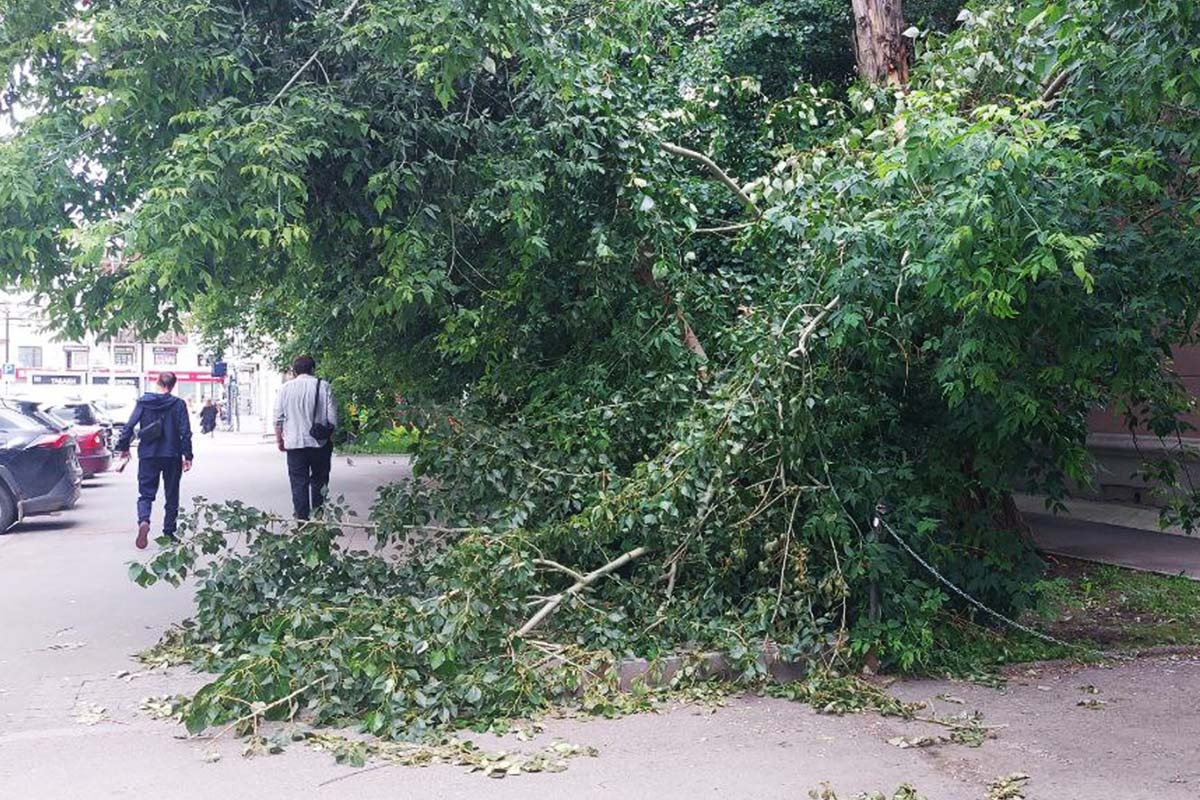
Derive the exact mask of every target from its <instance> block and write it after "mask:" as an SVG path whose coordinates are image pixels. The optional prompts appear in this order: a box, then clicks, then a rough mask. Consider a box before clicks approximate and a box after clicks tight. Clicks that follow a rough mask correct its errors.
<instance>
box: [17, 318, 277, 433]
mask: <svg viewBox="0 0 1200 800" xmlns="http://www.w3.org/2000/svg"><path fill="white" fill-rule="evenodd" d="M0 314H3V328H2V329H0V333H2V334H3V345H2V350H0V354H2V355H3V359H4V360H3V369H2V372H3V375H2V377H3V386H2V392H3V394H4V395H5V396H9V397H27V398H31V399H41V400H46V401H61V400H65V399H74V398H79V399H88V400H100V399H103V400H108V401H111V402H115V403H124V402H128V401H131V400H132V399H133V398H136V397H137V396H138V395H140V394H141V393H142V392H143V391H148V390H153V385H154V383H155V381H156V380H157V379H158V376H159V374H160V373H162V372H167V371H169V372H174V373H175V375H176V377H177V378H178V383H177V384H176V389H175V393H176V394H177V395H178V396H179V397H181V398H183V399H184V400H186V401H187V402H188V404H189V405H190V406H191V408H192V409H193V410H197V409H198V408H199V407H200V406H201V405H203V403H204V401H205V400H208V399H213V400H216V401H218V402H219V403H221V404H222V405H223V406H225V407H226V408H227V409H229V412H230V422H231V423H232V424H233V426H234V427H236V428H239V429H241V428H243V425H242V422H243V421H245V423H246V425H247V426H253V425H257V424H259V421H260V419H262V418H265V417H267V416H269V411H270V405H269V404H270V403H271V402H273V398H274V394H275V391H277V389H276V388H275V387H277V386H278V384H279V383H281V381H282V378H281V376H280V375H279V373H278V372H277V371H275V370H274V369H272V367H271V364H270V362H269V360H268V359H267V358H265V357H262V356H259V355H255V354H246V353H241V352H234V353H228V354H226V357H225V362H226V370H227V371H226V374H225V375H224V376H221V377H217V376H214V375H213V354H212V353H210V352H207V351H206V349H205V348H204V347H203V346H202V345H201V343H200V342H199V341H198V340H197V338H196V337H195V336H192V335H189V334H187V333H165V334H162V335H160V336H157V337H155V338H153V339H143V338H141V337H138V336H136V335H135V334H133V333H122V334H119V335H117V336H115V337H112V338H105V339H100V338H96V337H88V338H85V339H83V340H81V341H68V340H64V339H62V338H61V337H59V336H58V335H56V334H55V333H54V332H53V331H51V330H49V329H48V327H47V319H46V316H45V314H44V313H43V312H42V310H41V309H39V308H38V307H37V306H36V305H35V304H33V303H30V302H29V301H28V299H26V298H22V297H20V296H17V295H11V294H9V295H0Z"/></svg>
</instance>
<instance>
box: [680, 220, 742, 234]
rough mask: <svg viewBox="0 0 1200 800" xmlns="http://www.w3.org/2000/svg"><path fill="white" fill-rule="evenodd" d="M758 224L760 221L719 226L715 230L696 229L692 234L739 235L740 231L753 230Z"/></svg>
mask: <svg viewBox="0 0 1200 800" xmlns="http://www.w3.org/2000/svg"><path fill="white" fill-rule="evenodd" d="M757 224H758V220H757V219H753V220H751V221H749V222H733V223H730V224H729V225H718V226H716V227H714V228H696V230H694V231H692V233H737V232H738V231H744V230H746V228H753V227H754V226H755V225H757Z"/></svg>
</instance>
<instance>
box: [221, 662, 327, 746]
mask: <svg viewBox="0 0 1200 800" xmlns="http://www.w3.org/2000/svg"><path fill="white" fill-rule="evenodd" d="M327 677H328V676H322V677H320V678H317V679H316V680H315V681H312V682H311V683H306V684H305V685H303V686H301V687H300V688H299V689H297V690H296V691H294V692H292V693H291V694H289V695H287V696H286V697H281V698H279V699H278V700H273V701H271V702H270V703H267V704H265V705H263V706H260V707H258V708H254V705H253V704H250V705H251V710H250V713H249V714H245V715H243V716H241V717H238V718H237V719H235V720H234V721H233V722H231V723H229V724H228V725H226V726H225V727H224V728H222V729H221V730H219V731H218V732H217V734H216V735H215V736H212V737H204V738H205V740H206V741H212V742H215V741H217V740H219V739H220V738H221V737H223V736H224V735H225V734H227V733H229V732H230V731H231V730H233V729H234V728H236V727H237V726H238V725H241V724H242V723H243V722H250V721H252V720H256V719H258V718H260V717H262V716H263V715H265V714H266V713H267V712H268V711H270V710H271V709H273V708H277V707H279V706H281V705H283V704H284V703H289V702H291V701H292V700H295V699H296V698H297V697H299V696H300V695H302V694H304V693H305V692H307V691H308V690H309V689H315V688H317V687H318V686H320V685H321V684H322V683H324V682H325V680H326V678H327Z"/></svg>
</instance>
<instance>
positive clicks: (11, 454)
mask: <svg viewBox="0 0 1200 800" xmlns="http://www.w3.org/2000/svg"><path fill="white" fill-rule="evenodd" d="M77 447H78V446H77V444H76V442H75V437H74V436H72V435H71V434H70V433H69V432H68V431H65V430H61V429H56V428H53V427H51V426H50V425H48V424H44V423H41V422H39V421H38V420H36V419H34V418H32V417H27V416H25V415H24V414H22V413H20V411H18V410H16V409H14V408H12V407H10V406H7V405H6V406H3V407H0V531H6V530H8V529H9V528H11V527H12V526H13V525H14V524H15V523H17V522H19V521H20V520H22V519H24V518H25V517H32V516H35V515H37V514H50V513H53V512H55V511H63V510H65V509H68V508H71V507H72V506H74V505H75V503H77V502H78V501H79V492H80V486H81V484H82V482H83V470H81V469H80V467H79V456H78V449H77Z"/></svg>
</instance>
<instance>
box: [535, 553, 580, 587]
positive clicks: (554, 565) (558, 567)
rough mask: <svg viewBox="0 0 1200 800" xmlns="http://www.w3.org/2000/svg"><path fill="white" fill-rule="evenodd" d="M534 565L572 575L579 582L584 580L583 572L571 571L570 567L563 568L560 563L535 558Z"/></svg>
mask: <svg viewBox="0 0 1200 800" xmlns="http://www.w3.org/2000/svg"><path fill="white" fill-rule="evenodd" d="M532 563H533V564H534V566H538V567H549V568H550V569H556V570H558V571H559V572H562V573H564V574H566V575H570V576H571V577H572V578H574V579H575V580H577V581H581V580H583V573H582V572H576V571H575V570H573V569H571V568H570V567H566V566H563V565H562V564H560V563H558V562H557V561H551V560H550V559H548V558H535V559H533V562H532Z"/></svg>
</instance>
